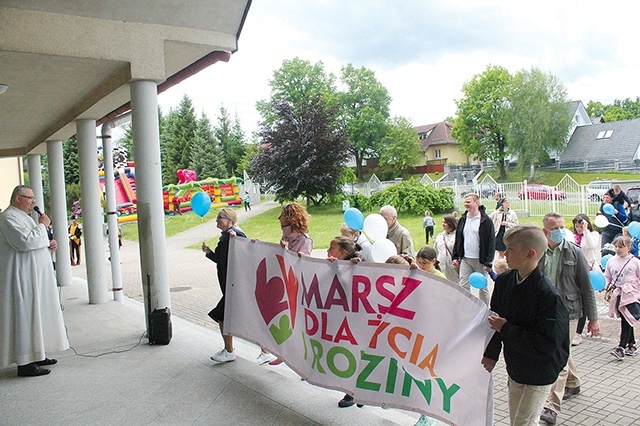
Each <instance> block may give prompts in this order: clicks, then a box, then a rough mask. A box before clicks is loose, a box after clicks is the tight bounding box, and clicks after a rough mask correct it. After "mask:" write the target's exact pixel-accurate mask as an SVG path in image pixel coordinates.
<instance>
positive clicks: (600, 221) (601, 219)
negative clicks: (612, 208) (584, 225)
mask: <svg viewBox="0 0 640 426" xmlns="http://www.w3.org/2000/svg"><path fill="white" fill-rule="evenodd" d="M593 223H595V224H596V226H597V227H598V228H604V227H606V226H608V225H609V219H607V217H606V216H603V215H598V216H596V219H595V220H594V221H593Z"/></svg>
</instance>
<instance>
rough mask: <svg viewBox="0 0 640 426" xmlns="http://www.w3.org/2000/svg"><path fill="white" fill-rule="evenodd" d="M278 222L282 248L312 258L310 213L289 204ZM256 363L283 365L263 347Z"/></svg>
mask: <svg viewBox="0 0 640 426" xmlns="http://www.w3.org/2000/svg"><path fill="white" fill-rule="evenodd" d="M278 220H279V221H280V227H281V228H282V238H281V239H280V246H282V247H283V248H286V249H288V250H291V251H293V252H296V253H298V255H306V256H311V251H312V250H313V240H312V239H311V237H309V235H308V234H307V232H308V231H309V213H307V210H306V209H305V208H304V207H303V206H301V205H300V204H297V203H289V204H287V205H285V206H284V207H282V210H281V211H280V216H278ZM256 362H257V363H258V364H259V365H262V364H266V363H269V364H270V365H278V364H282V360H281V359H280V358H276V357H275V356H274V355H273V354H272V353H270V352H269V351H268V350H267V349H266V348H262V347H261V348H260V354H259V355H258V357H257V358H256Z"/></svg>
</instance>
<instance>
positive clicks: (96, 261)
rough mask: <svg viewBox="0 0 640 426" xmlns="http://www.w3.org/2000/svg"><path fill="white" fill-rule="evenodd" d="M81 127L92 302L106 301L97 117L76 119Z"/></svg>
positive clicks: (84, 217) (86, 249) (80, 158)
mask: <svg viewBox="0 0 640 426" xmlns="http://www.w3.org/2000/svg"><path fill="white" fill-rule="evenodd" d="M76 128H77V130H78V164H79V165H80V192H81V194H82V235H83V236H84V257H85V265H86V268H87V286H88V290H89V303H92V304H97V303H105V302H106V301H107V300H108V298H107V282H106V276H105V271H106V268H105V258H104V257H105V256H104V247H103V236H102V224H103V220H102V206H101V205H100V183H99V178H98V144H97V142H96V122H95V120H78V121H76Z"/></svg>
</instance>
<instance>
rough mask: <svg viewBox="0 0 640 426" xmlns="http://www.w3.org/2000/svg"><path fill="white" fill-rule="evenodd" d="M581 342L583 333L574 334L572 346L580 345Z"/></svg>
mask: <svg viewBox="0 0 640 426" xmlns="http://www.w3.org/2000/svg"><path fill="white" fill-rule="evenodd" d="M580 343H582V334H578V333H576V334H574V335H573V340H571V346H578V345H579V344H580Z"/></svg>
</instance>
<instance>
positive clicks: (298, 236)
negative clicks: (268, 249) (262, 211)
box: [278, 203, 313, 256]
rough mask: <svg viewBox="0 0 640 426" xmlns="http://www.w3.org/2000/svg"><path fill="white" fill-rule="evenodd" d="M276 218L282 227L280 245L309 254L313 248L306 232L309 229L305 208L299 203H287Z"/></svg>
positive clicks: (307, 214)
mask: <svg viewBox="0 0 640 426" xmlns="http://www.w3.org/2000/svg"><path fill="white" fill-rule="evenodd" d="M278 220H279V221H280V227H281V228H282V239H280V245H281V246H282V247H284V248H286V249H289V250H291V251H295V252H296V253H302V254H305V255H307V256H310V255H311V251H312V250H313V240H312V239H311V237H309V235H308V234H307V232H308V231H309V213H307V210H306V209H305V208H304V207H303V206H301V205H300V204H297V203H289V204H287V205H285V206H284V207H282V211H281V212H280V216H278Z"/></svg>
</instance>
